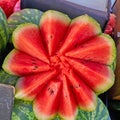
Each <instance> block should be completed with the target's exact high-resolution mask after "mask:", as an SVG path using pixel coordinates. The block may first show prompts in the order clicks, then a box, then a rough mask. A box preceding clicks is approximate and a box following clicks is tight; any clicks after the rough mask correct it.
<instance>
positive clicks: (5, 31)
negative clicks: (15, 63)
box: [0, 8, 9, 52]
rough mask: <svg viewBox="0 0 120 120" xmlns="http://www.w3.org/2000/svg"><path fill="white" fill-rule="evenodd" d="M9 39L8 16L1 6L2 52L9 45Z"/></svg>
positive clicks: (0, 30) (0, 36) (0, 35)
mask: <svg viewBox="0 0 120 120" xmlns="http://www.w3.org/2000/svg"><path fill="white" fill-rule="evenodd" d="M8 39H9V29H8V23H7V18H6V15H5V13H4V11H3V10H2V8H0V52H1V51H2V52H3V51H4V49H5V48H6V45H7V41H8Z"/></svg>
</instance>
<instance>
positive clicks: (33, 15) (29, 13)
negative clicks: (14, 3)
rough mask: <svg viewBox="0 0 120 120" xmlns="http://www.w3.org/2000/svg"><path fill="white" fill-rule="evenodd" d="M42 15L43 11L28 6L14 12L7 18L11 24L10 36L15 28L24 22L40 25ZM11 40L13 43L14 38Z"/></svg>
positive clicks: (9, 24)
mask: <svg viewBox="0 0 120 120" xmlns="http://www.w3.org/2000/svg"><path fill="white" fill-rule="evenodd" d="M41 15H42V12H41V11H39V10H37V9H28V8H26V9H22V10H20V11H16V12H14V13H13V14H12V15H11V16H9V18H8V20H7V21H8V26H9V34H10V38H11V36H12V33H13V31H14V30H15V28H16V27H17V26H18V25H20V24H22V23H34V24H36V25H39V20H40V17H41ZM9 42H10V43H12V40H11V39H10V40H9Z"/></svg>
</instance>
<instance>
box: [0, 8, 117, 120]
mask: <svg viewBox="0 0 120 120" xmlns="http://www.w3.org/2000/svg"><path fill="white" fill-rule="evenodd" d="M12 40H13V45H14V47H15V48H14V50H13V51H12V52H10V53H9V54H8V56H6V59H5V61H4V63H3V66H2V67H3V69H4V70H5V71H6V72H8V73H11V74H14V75H18V76H20V78H19V79H18V81H17V83H16V86H15V88H16V94H15V97H16V98H17V99H24V100H29V101H33V102H32V103H33V109H34V113H35V115H36V118H37V119H38V120H50V119H54V116H56V115H57V116H59V117H60V118H61V119H62V120H75V119H77V117H76V115H77V114H78V108H79V109H81V110H83V111H89V112H90V111H93V110H95V109H96V106H97V95H99V94H101V93H103V92H105V91H107V90H108V89H109V88H110V87H111V86H112V85H113V84H114V79H115V75H114V71H113V69H112V68H111V66H113V64H115V59H116V47H115V43H114V41H113V39H112V38H111V37H110V36H108V35H105V34H102V31H101V28H100V25H99V24H98V23H97V21H95V20H94V19H93V18H91V17H90V16H88V15H82V16H79V17H77V18H74V19H73V20H72V21H71V20H70V18H69V17H68V16H67V15H65V14H63V13H61V12H58V11H54V10H49V11H46V12H45V13H43V15H42V17H41V19H40V23H39V25H38V26H37V25H35V24H32V23H26V24H22V25H20V26H18V27H17V28H16V29H15V30H14V32H13V35H12ZM90 119H91V118H90Z"/></svg>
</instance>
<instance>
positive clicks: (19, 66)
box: [4, 49, 50, 76]
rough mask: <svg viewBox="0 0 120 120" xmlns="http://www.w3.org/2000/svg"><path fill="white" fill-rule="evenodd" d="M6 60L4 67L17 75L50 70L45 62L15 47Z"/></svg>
mask: <svg viewBox="0 0 120 120" xmlns="http://www.w3.org/2000/svg"><path fill="white" fill-rule="evenodd" d="M7 60H9V64H4V69H5V70H6V71H7V72H8V73H10V74H15V75H18V76H24V75H28V74H32V73H39V72H44V71H48V70H50V66H49V65H48V64H47V63H46V62H43V61H41V60H39V59H37V58H35V57H32V56H30V55H28V54H25V53H24V52H21V51H18V50H15V49H14V50H12V51H11V53H10V54H9V55H8V56H7V57H6V61H7ZM6 65H7V66H6ZM8 66H9V67H8Z"/></svg>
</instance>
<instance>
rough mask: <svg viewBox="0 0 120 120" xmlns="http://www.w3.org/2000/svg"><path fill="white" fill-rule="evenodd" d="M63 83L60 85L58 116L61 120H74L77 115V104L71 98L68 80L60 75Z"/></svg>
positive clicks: (71, 93)
mask: <svg viewBox="0 0 120 120" xmlns="http://www.w3.org/2000/svg"><path fill="white" fill-rule="evenodd" d="M59 79H60V80H61V81H64V82H63V84H62V90H61V96H60V104H59V110H58V112H59V116H60V117H61V119H63V120H75V118H76V115H77V110H78V109H77V103H76V100H75V98H74V96H73V92H72V91H71V90H70V85H69V84H68V79H67V78H66V76H65V75H61V76H60V78H59Z"/></svg>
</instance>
